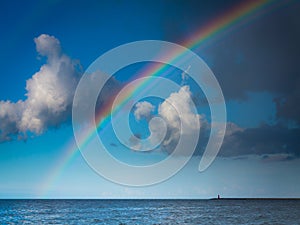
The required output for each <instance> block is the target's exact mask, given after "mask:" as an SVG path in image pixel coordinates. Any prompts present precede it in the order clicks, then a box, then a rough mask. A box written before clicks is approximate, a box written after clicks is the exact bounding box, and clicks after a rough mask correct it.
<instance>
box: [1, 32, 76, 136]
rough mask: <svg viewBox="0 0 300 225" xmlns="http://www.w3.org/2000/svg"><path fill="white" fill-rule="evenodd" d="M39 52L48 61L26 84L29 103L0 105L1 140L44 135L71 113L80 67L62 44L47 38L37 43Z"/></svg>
mask: <svg viewBox="0 0 300 225" xmlns="http://www.w3.org/2000/svg"><path fill="white" fill-rule="evenodd" d="M34 41H35V44H36V49H37V51H38V53H39V54H40V55H42V56H45V57H47V63H46V64H44V65H43V66H41V68H40V70H39V71H38V72H37V73H35V74H34V75H33V76H32V77H31V78H30V79H29V80H27V82H26V90H27V93H26V96H27V98H26V100H24V101H18V102H16V103H12V102H10V101H0V139H1V140H2V141H5V140H9V139H11V136H12V135H15V134H23V135H25V133H26V132H28V131H29V132H32V133H36V134H41V133H42V132H43V131H45V130H46V129H47V128H48V127H49V126H58V125H60V124H61V123H62V122H63V121H65V120H66V119H67V118H68V116H69V115H70V113H71V105H72V101H73V96H74V92H75V88H76V86H77V83H78V80H79V78H80V72H79V71H78V70H77V69H76V68H77V64H76V63H75V62H74V61H73V60H72V59H70V58H69V57H68V56H67V55H65V54H63V53H62V52H61V47H60V43H59V41H58V40H57V39H56V38H55V37H53V36H49V35H46V34H42V35H40V36H39V37H37V38H35V39H34Z"/></svg>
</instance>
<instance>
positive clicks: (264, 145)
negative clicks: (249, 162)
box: [220, 124, 300, 157]
mask: <svg viewBox="0 0 300 225" xmlns="http://www.w3.org/2000/svg"><path fill="white" fill-rule="evenodd" d="M299 137H300V129H299V128H294V129H288V128H287V127H285V126H283V125H280V124H277V125H266V124H264V125H261V126H260V127H256V128H246V129H241V128H238V127H235V128H233V129H230V128H229V130H228V132H227V134H226V136H225V139H224V143H223V146H222V149H221V151H220V156H223V157H234V156H242V155H259V156H264V155H276V154H286V155H289V156H290V157H299V156H300V142H299Z"/></svg>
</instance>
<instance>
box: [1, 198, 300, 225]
mask: <svg viewBox="0 0 300 225" xmlns="http://www.w3.org/2000/svg"><path fill="white" fill-rule="evenodd" d="M0 224H118V225H119V224H300V200H0Z"/></svg>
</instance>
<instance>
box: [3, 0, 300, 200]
mask: <svg viewBox="0 0 300 225" xmlns="http://www.w3.org/2000/svg"><path fill="white" fill-rule="evenodd" d="M249 2H250V1H244V4H246V3H249ZM239 5H241V1H202V0H201V1H192V0H189V1H181V0H176V1H167V0H165V1H122V0H118V1H117V0H116V1H64V0H56V1H54V0H53V1H29V2H23V1H2V2H1V3H0V19H1V21H3V22H2V23H1V24H0V32H1V39H0V66H1V69H2V71H1V76H0V198H212V197H216V196H217V195H218V194H220V195H221V197H298V198H299V197H300V175H299V171H300V141H299V137H300V127H299V125H300V106H299V102H300V101H299V100H300V92H299V90H300V75H299V65H298V60H299V58H300V44H299V40H300V15H299V11H300V3H299V2H297V1H280V0H278V1H270V2H269V3H267V4H266V5H264V6H263V7H261V8H260V9H258V10H256V11H253V12H250V13H249V14H247V15H244V16H243V17H240V18H239V19H238V20H236V21H234V22H232V23H229V24H228V26H223V27H222V29H218V30H217V32H216V33H214V34H210V35H208V37H207V38H206V39H205V40H203V41H200V42H198V43H197V44H196V45H194V46H192V47H191V46H187V45H188V44H187V43H189V41H187V40H192V39H193V38H194V37H197V38H198V39H201V34H203V32H202V33H201V32H199V31H203V30H205V29H206V28H210V27H212V25H213V24H214V22H215V23H217V24H220V23H221V22H222V21H224V20H225V19H226V15H229V16H230V15H233V14H234V9H236V8H239ZM220 18H221V19H220ZM216 21H219V22H216ZM220 21H221V22H220ZM199 35H200V36H199ZM142 40H162V41H168V42H172V43H176V44H180V45H182V46H184V47H188V48H191V50H192V51H193V52H194V53H195V54H196V55H198V56H199V57H200V58H201V59H203V61H204V62H205V63H206V64H207V66H208V67H209V68H210V69H211V71H212V73H213V74H214V75H215V77H216V79H217V81H218V82H219V85H220V87H221V90H222V92H223V95H224V99H225V101H224V103H225V104H226V111H227V121H226V125H227V129H226V133H224V141H223V143H222V146H221V149H220V151H219V152H218V155H217V157H216V159H215V160H214V161H213V163H212V164H211V165H210V166H209V167H208V168H207V169H206V170H205V171H202V172H199V170H198V166H199V162H200V160H201V158H202V156H203V152H204V149H205V147H206V145H207V143H208V135H209V132H210V130H211V129H212V128H211V124H212V120H213V118H212V117H211V109H210V107H209V105H208V102H207V99H206V96H205V93H204V91H203V90H202V89H201V88H200V87H199V86H198V85H197V82H195V81H194V80H193V79H192V78H191V77H190V76H189V72H190V71H189V70H191V71H193V68H192V67H191V68H190V66H188V67H186V69H185V70H180V69H179V68H175V67H173V66H171V65H166V66H165V67H164V69H165V70H164V71H165V72H164V71H162V72H161V73H157V74H156V77H162V78H165V79H168V80H171V81H173V82H174V84H176V85H177V86H176V87H177V89H174V90H173V89H171V88H170V87H169V86H168V87H167V86H163V85H161V83H160V82H161V81H159V80H156V79H158V78H155V77H154V78H152V80H150V81H148V82H147V83H146V84H145V85H144V86H143V88H142V90H138V91H135V92H134V94H132V95H130V96H129V97H128V102H129V103H130V104H131V103H132V104H133V102H134V101H133V100H134V99H136V98H138V97H141V96H143V94H145V95H146V94H147V93H150V92H151V91H152V92H154V91H157V93H158V95H164V96H165V97H164V98H160V97H141V99H139V100H138V102H137V103H136V104H133V105H132V108H129V106H128V105H129V103H128V104H127V103H126V104H123V105H121V106H120V108H119V109H118V110H116V112H115V113H113V114H112V116H111V117H108V119H107V122H106V123H104V122H102V123H101V122H100V123H99V124H100V125H99V127H98V129H97V131H96V134H98V136H99V138H100V139H101V140H102V141H103V145H104V147H105V149H106V150H107V151H108V152H109V153H110V154H111V155H112V156H113V157H115V158H116V159H117V160H119V161H121V162H124V163H128V164H130V165H135V166H147V165H151V164H153V163H157V162H160V161H163V160H165V159H167V158H168V157H169V156H170V155H172V153H173V151H174V148H175V146H176V145H177V144H178V143H179V136H180V135H183V137H185V138H187V139H185V140H189V138H190V137H192V136H193V135H195V134H197V132H198V130H199V128H200V134H199V135H196V136H197V137H198V136H199V138H198V140H197V142H196V146H195V152H194V153H193V155H192V157H191V159H190V160H189V161H188V162H187V164H186V165H185V166H184V167H183V168H182V169H181V170H180V171H179V172H178V173H176V174H175V175H174V176H171V177H170V178H169V179H167V180H165V181H163V182H160V183H157V184H153V185H149V186H145V187H132V186H126V185H121V184H117V183H115V182H111V181H110V180H107V179H106V178H104V177H102V176H100V175H99V174H97V172H95V170H94V169H95V168H94V169H93V168H92V166H91V164H90V163H89V162H87V160H86V156H85V155H84V154H81V152H80V151H79V150H78V149H79V147H80V148H82V149H80V150H83V152H84V150H85V145H84V144H82V143H79V146H78V145H77V144H78V143H76V140H75V137H74V132H73V126H74V124H72V107H73V100H74V95H75V91H76V88H77V87H78V82H79V81H80V80H81V78H82V77H83V76H84V74H87V75H88V76H90V77H93V76H96V77H99V79H106V77H107V74H105V73H103V71H101V68H100V71H90V70H88V68H91V67H90V65H91V64H92V63H93V62H94V61H95V60H96V59H97V58H98V57H99V56H101V55H102V54H104V53H105V52H107V51H109V50H111V49H113V48H116V47H118V46H120V45H122V44H126V43H129V42H134V41H142ZM128 54H130V53H128ZM112 63H118V59H116V61H115V62H112ZM188 63H189V62H187V65H188ZM154 66H161V64H159V63H157V62H140V63H134V64H132V65H128V66H126V67H124V68H122V69H120V70H119V71H117V72H116V73H115V74H112V77H111V78H110V79H109V80H108V83H106V86H105V87H104V88H103V90H102V92H101V94H100V95H99V97H98V99H97V104H96V109H95V111H96V113H95V114H97V113H98V112H99V115H100V117H99V120H100V121H101V120H102V119H103V118H104V116H105V115H106V114H103V112H104V111H105V107H106V105H107V104H108V105H109V104H110V103H111V99H114V98H115V97H116V94H118V93H119V91H122V90H123V89H124V88H125V87H127V86H126V85H129V84H130V83H132V82H133V81H134V80H135V79H136V78H138V77H140V74H146V73H145V71H147V68H153V67H154ZM91 72H95V73H94V74H93V73H92V74H91ZM90 85H91V86H92V84H90ZM160 85H161V86H160ZM164 87H166V88H164ZM90 89H92V88H90ZM90 89H89V88H87V89H86V90H87V92H86V93H87V96H88V93H89V91H90ZM178 111H179V112H181V115H180V118H179V119H180V121H181V122H178V121H179V120H178ZM158 117H159V118H160V119H163V120H164V122H163V123H162V122H161V121H160V120H159V121H157V120H156V121H155V120H153V118H158ZM112 118H113V119H114V118H116V124H117V128H116V127H113V120H112ZM126 122H128V123H129V126H130V129H131V131H132V133H129V132H127V130H126V126H125V125H126ZM162 124H164V125H165V127H164V126H162ZM185 126H186V127H187V129H186V130H185V131H184V132H179V131H180V130H181V129H182V127H185ZM125 130H126V131H125ZM117 131H119V132H118V133H116V132H117ZM150 134H153V135H152V136H151V138H152V139H151V140H149V141H148V142H145V143H144V142H142V141H141V140H140V138H148V137H149V135H150ZM163 134H165V136H163V139H162V140H161V141H160V142H159V144H158V145H157V146H156V147H155V148H153V150H152V151H147V152H143V151H142V150H143V149H146V148H148V147H149V148H150V147H152V146H150V145H149V143H150V144H153V143H156V141H157V140H158V139H159V138H160V137H161V135H163ZM85 140H88V138H87V137H84V141H85ZM191 143H192V142H189V141H188V143H187V144H186V145H184V147H182V148H181V149H179V150H180V151H179V153H178V155H176V156H175V157H174V159H173V160H174V162H176V160H180V159H184V158H186V157H187V156H186V154H187V152H189V150H190V149H191V148H192V147H191ZM93 157H94V158H95V160H96V161H95V162H97V160H99V162H101V160H103V159H101V158H97V157H96V155H93ZM104 164H107V165H108V168H109V169H110V171H111V173H114V174H117V176H119V177H120V179H122V178H124V177H122V176H123V173H122V171H119V170H118V169H116V168H115V167H114V166H113V165H110V164H109V162H108V161H107V162H104ZM99 165H100V164H99ZM160 172H161V173H163V172H165V171H158V172H157V174H159V173H160ZM139 173H141V172H140V171H137V172H136V174H135V173H134V174H132V176H130V177H131V178H132V179H134V177H135V176H137V177H138V174H139ZM154 175H155V174H154ZM126 179H127V178H126ZM149 179H150V178H149Z"/></svg>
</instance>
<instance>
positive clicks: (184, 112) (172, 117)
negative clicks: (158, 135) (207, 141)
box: [158, 86, 201, 152]
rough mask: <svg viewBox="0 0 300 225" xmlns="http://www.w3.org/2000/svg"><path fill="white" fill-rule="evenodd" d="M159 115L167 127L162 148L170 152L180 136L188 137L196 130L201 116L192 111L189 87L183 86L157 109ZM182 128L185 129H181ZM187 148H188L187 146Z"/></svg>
mask: <svg viewBox="0 0 300 225" xmlns="http://www.w3.org/2000/svg"><path fill="white" fill-rule="evenodd" d="M158 113H159V115H160V116H161V117H162V118H163V119H164V121H165V122H166V123H167V126H168V132H167V135H166V138H165V139H164V141H163V143H162V147H163V148H164V149H166V150H167V151H168V152H172V151H173V150H174V148H175V146H176V145H177V143H178V140H179V138H180V135H187V136H188V135H189V134H191V133H192V132H195V130H198V129H199V128H200V127H199V124H200V119H201V116H200V115H199V114H197V113H196V112H194V111H193V100H192V94H191V92H190V88H189V86H183V87H181V88H180V90H179V91H178V92H176V93H172V94H171V95H170V97H169V98H167V99H166V100H165V101H164V102H163V103H162V104H161V105H160V106H159V108H158ZM181 126H184V127H185V129H181ZM187 147H188V146H187Z"/></svg>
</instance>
